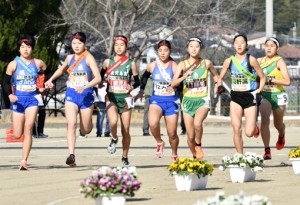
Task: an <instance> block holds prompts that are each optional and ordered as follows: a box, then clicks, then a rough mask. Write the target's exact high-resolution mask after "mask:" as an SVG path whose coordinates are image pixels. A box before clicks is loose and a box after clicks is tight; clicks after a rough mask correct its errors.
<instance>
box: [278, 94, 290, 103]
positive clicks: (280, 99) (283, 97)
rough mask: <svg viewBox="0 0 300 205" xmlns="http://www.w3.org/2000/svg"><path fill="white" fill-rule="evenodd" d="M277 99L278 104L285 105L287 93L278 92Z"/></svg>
mask: <svg viewBox="0 0 300 205" xmlns="http://www.w3.org/2000/svg"><path fill="white" fill-rule="evenodd" d="M277 100H278V101H277V104H278V105H279V106H283V105H287V104H288V101H289V99H288V95H287V94H286V93H282V94H279V95H277Z"/></svg>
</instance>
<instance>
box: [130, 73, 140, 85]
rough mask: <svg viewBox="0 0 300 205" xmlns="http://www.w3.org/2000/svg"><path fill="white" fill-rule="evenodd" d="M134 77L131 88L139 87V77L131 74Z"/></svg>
mask: <svg viewBox="0 0 300 205" xmlns="http://www.w3.org/2000/svg"><path fill="white" fill-rule="evenodd" d="M133 79H134V83H133V85H132V86H133V88H137V87H139V85H140V84H141V81H140V78H139V76H138V75H135V76H133Z"/></svg>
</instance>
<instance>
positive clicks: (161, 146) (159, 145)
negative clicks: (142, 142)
mask: <svg viewBox="0 0 300 205" xmlns="http://www.w3.org/2000/svg"><path fill="white" fill-rule="evenodd" d="M164 147H165V142H164V141H162V142H161V143H157V146H156V156H157V157H158V158H162V157H163V156H164Z"/></svg>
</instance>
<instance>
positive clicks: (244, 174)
mask: <svg viewBox="0 0 300 205" xmlns="http://www.w3.org/2000/svg"><path fill="white" fill-rule="evenodd" d="M222 164H223V165H221V166H220V170H223V171H224V170H225V169H226V168H229V169H230V178H231V181H232V182H240V183H242V182H247V181H253V180H255V177H256V172H257V171H261V170H263V167H264V158H263V156H261V155H257V154H255V153H251V152H246V153H245V154H239V153H236V154H234V155H233V157H229V156H224V157H223V158H222Z"/></svg>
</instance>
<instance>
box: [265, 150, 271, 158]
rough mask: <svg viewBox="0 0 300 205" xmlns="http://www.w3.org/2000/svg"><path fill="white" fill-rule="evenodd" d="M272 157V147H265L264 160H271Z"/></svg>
mask: <svg viewBox="0 0 300 205" xmlns="http://www.w3.org/2000/svg"><path fill="white" fill-rule="evenodd" d="M270 159H272V155H271V149H270V148H266V149H265V154H264V160H270Z"/></svg>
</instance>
